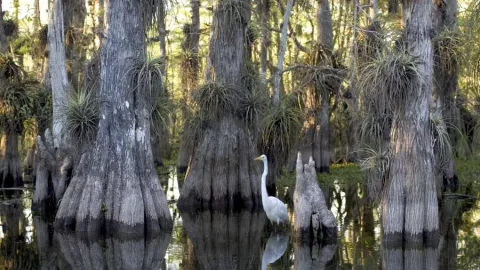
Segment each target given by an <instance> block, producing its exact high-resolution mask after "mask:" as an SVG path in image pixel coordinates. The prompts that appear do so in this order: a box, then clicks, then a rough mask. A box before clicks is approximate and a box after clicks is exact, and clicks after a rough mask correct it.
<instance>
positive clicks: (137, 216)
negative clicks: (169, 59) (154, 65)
mask: <svg viewBox="0 0 480 270" xmlns="http://www.w3.org/2000/svg"><path fill="white" fill-rule="evenodd" d="M105 4H106V5H105V7H106V10H105V31H106V38H105V40H104V41H103V45H102V48H101V51H100V59H101V67H102V68H101V72H100V81H101V83H100V85H101V86H100V91H99V93H98V98H99V99H100V100H101V101H102V102H101V105H100V121H99V124H98V131H97V137H96V141H95V142H94V145H93V147H92V148H91V149H90V151H87V152H86V153H84V154H83V155H82V158H81V160H80V163H79V165H78V167H77V168H76V170H75V174H74V176H73V178H72V182H71V184H70V185H69V186H68V189H67V191H66V192H65V196H64V199H63V200H62V201H61V203H60V207H59V210H58V212H57V216H56V221H55V226H56V227H57V228H64V229H74V230H76V231H77V232H88V233H89V234H98V233H100V231H102V230H103V229H104V230H105V231H106V232H107V233H109V234H112V235H119V236H120V235H125V234H128V235H144V234H157V233H159V232H161V231H164V230H169V229H171V227H172V219H171V216H170V212H169V210H168V206H167V201H166V198H165V194H164V193H163V190H162V187H161V185H160V183H159V181H158V176H157V174H156V171H155V168H154V165H153V157H152V152H151V145H150V121H149V119H150V108H152V106H153V105H155V104H154V103H153V101H152V98H150V97H149V96H148V91H142V90H141V89H139V88H138V87H134V83H136V82H135V80H134V78H133V76H134V74H132V73H131V72H130V71H131V70H132V68H133V67H134V65H135V63H136V62H137V61H146V55H145V29H144V21H143V19H142V14H143V13H142V6H141V3H140V2H139V1H130V2H128V1H124V0H110V1H106V3H105ZM135 85H136V84H135ZM133 89H134V90H133Z"/></svg>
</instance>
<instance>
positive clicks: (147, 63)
mask: <svg viewBox="0 0 480 270" xmlns="http://www.w3.org/2000/svg"><path fill="white" fill-rule="evenodd" d="M163 64H164V63H163V62H162V60H161V59H159V58H157V59H152V60H146V59H136V60H135V62H134V63H133V65H132V66H131V68H130V69H129V70H128V71H127V74H128V78H130V79H131V81H130V85H132V86H133V87H134V89H135V91H137V92H139V93H142V94H141V95H142V96H144V100H145V102H147V103H148V102H149V104H147V106H149V109H151V110H153V109H154V108H155V102H156V101H157V97H158V96H159V95H160V94H161V93H163V92H164V89H163V77H162V71H161V70H162V69H161V65H163Z"/></svg>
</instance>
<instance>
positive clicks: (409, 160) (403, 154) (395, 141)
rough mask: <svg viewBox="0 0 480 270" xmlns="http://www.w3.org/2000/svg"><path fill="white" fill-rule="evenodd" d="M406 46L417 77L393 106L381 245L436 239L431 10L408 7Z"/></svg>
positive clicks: (425, 5)
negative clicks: (415, 58) (414, 59)
mask: <svg viewBox="0 0 480 270" xmlns="http://www.w3.org/2000/svg"><path fill="white" fill-rule="evenodd" d="M404 19H405V29H404V33H405V36H404V37H405V46H406V49H407V50H408V51H409V52H410V53H411V54H412V55H415V56H418V57H419V61H418V63H417V70H418V75H419V76H418V77H417V78H416V79H414V80H412V81H411V83H410V85H408V86H407V91H408V96H407V97H406V98H401V99H399V100H397V101H396V102H397V103H398V104H397V106H396V107H397V109H396V110H395V111H394V119H393V123H392V128H391V149H392V152H393V158H392V161H391V165H390V179H389V182H388V184H387V187H386V188H387V190H386V191H385V195H384V198H383V202H382V207H383V216H382V225H383V232H384V235H385V236H386V237H385V239H389V238H390V239H392V240H395V241H401V239H402V238H404V239H406V240H407V241H410V240H411V241H422V237H428V236H434V235H436V233H438V202H437V190H436V183H435V178H434V168H433V163H434V153H433V140H432V135H431V128H430V120H429V104H430V95H431V88H432V73H433V47H432V41H431V35H430V33H431V28H432V4H431V2H430V1H427V0H424V1H406V2H405V5H404Z"/></svg>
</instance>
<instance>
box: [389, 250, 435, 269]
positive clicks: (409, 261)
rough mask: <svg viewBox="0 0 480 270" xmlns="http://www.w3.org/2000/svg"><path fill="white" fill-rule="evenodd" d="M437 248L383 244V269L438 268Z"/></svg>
mask: <svg viewBox="0 0 480 270" xmlns="http://www.w3.org/2000/svg"><path fill="white" fill-rule="evenodd" d="M438 255H439V254H438V249H437V248H436V247H430V246H425V247H424V246H415V247H403V248H402V246H397V245H395V246H384V247H383V248H382V267H383V269H394V270H396V269H398V270H401V269H431V270H434V269H439V268H438V266H439V264H438V259H439V258H438Z"/></svg>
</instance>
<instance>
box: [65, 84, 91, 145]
mask: <svg viewBox="0 0 480 270" xmlns="http://www.w3.org/2000/svg"><path fill="white" fill-rule="evenodd" d="M65 110H66V115H67V122H66V124H65V131H66V133H68V134H69V135H70V138H71V139H72V140H74V141H76V142H77V143H79V144H80V145H84V144H85V143H89V142H91V141H93V139H94V138H95V136H96V134H97V129H98V121H99V103H98V100H97V99H96V98H95V92H94V91H85V90H80V91H76V92H73V93H72V94H71V96H70V97H69V99H68V103H67V105H66V108H65Z"/></svg>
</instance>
